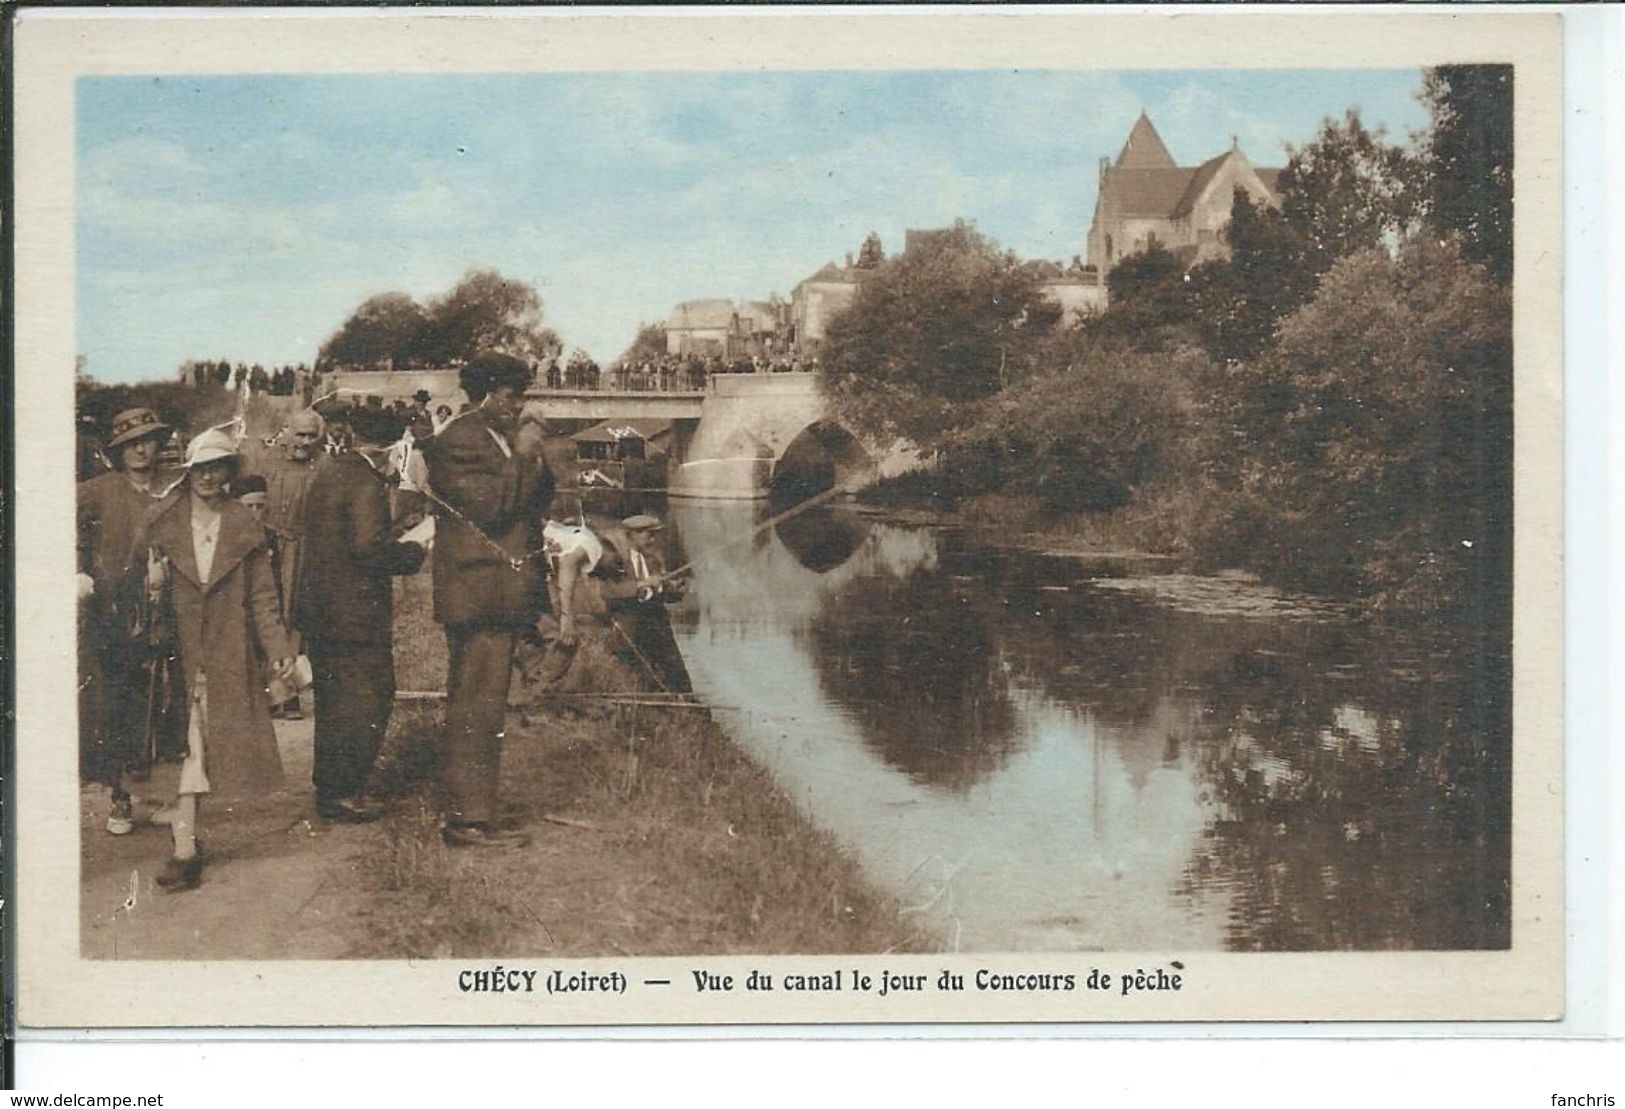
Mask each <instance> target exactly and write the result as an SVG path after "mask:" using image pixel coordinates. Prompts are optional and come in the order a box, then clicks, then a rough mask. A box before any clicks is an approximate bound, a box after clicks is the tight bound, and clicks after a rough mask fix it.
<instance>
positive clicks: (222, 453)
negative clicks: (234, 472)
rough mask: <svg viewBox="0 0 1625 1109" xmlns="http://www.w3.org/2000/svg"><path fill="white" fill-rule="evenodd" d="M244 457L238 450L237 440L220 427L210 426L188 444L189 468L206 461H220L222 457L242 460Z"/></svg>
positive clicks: (234, 460) (187, 462)
mask: <svg viewBox="0 0 1625 1109" xmlns="http://www.w3.org/2000/svg"><path fill="white" fill-rule="evenodd" d="M242 458H243V456H242V455H241V454H239V453H238V451H237V444H236V442H235V441H234V440H233V439H232V437H231V436H229V435H227V434H226V433H225V432H223V431H221V430H220V429H218V428H210V429H209V430H208V431H205V432H204V433H203V434H201V435H199V436H198V437H197V438H196V439H193V440H192V441H191V442H190V443H188V444H187V445H186V467H187V469H191V468H192V467H193V466H201V465H203V464H204V463H205V462H219V461H220V460H221V459H230V460H231V461H233V462H241V461H242Z"/></svg>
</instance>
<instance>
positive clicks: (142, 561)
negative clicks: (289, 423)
mask: <svg viewBox="0 0 1625 1109" xmlns="http://www.w3.org/2000/svg"><path fill="white" fill-rule="evenodd" d="M240 463H241V456H240V455H239V454H238V453H237V449H236V445H235V444H234V443H233V442H232V440H231V438H230V437H229V436H228V435H226V434H225V433H224V432H220V431H206V432H204V433H203V434H202V435H199V436H198V437H197V438H196V439H194V440H192V443H191V445H190V446H189V447H188V449H187V457H186V481H185V483H184V484H183V485H182V487H181V489H180V490H179V491H177V493H176V494H174V495H173V496H171V497H169V498H168V499H166V500H165V501H164V502H163V503H162V504H161V505H160V506H159V507H158V508H157V509H155V510H154V512H153V514H152V515H151V516H150V517H149V518H148V519H147V521H146V523H145V526H144V527H143V528H142V529H141V531H140V532H139V533H138V534H137V537H136V543H135V548H134V552H133V562H134V566H133V567H132V569H133V570H134V572H135V573H136V574H137V575H144V577H145V581H146V586H147V588H148V589H149V590H152V591H154V592H156V591H158V590H161V589H164V588H167V589H168V590H169V591H170V595H171V597H172V604H173V607H174V621H175V628H176V632H177V637H178V639H179V661H180V671H181V674H182V675H183V679H184V681H185V684H186V695H187V706H188V712H189V720H188V728H187V731H188V737H187V738H188V749H187V752H186V756H185V760H184V761H183V763H182V766H181V779H180V785H179V790H178V793H179V797H178V799H177V802H176V815H175V817H174V819H173V821H172V822H171V828H172V830H173V832H174V836H175V855H174V857H173V858H171V859H170V860H169V862H168V864H166V866H165V867H164V870H163V872H162V873H160V874H159V875H158V884H159V885H160V886H161V887H163V888H164V889H167V890H182V889H192V888H194V887H196V886H197V885H198V883H199V882H200V881H201V878H202V873H203V857H202V855H201V854H200V853H199V852H198V850H197V841H196V833H197V810H198V807H199V804H198V803H199V799H200V797H201V796H202V795H203V794H211V795H213V796H215V797H216V798H222V797H244V796H257V795H262V794H266V793H270V792H271V791H273V790H275V789H277V788H278V787H279V786H281V784H282V761H281V759H280V758H279V757H278V755H277V748H276V735H275V733H274V732H273V731H272V728H271V716H270V710H269V707H268V705H267V703H266V697H267V692H266V680H267V676H268V675H267V674H266V672H265V663H264V662H263V661H262V660H265V659H270V660H274V661H273V662H272V671H273V672H274V673H276V674H278V675H280V676H286V675H288V674H290V673H291V672H292V670H293V659H292V657H291V656H292V654H293V651H292V649H291V647H290V644H289V638H288V634H287V631H286V629H285V628H284V627H283V625H282V617H281V614H280V612H279V608H278V604H277V592H276V583H275V580H274V579H273V578H272V576H271V564H270V556H269V552H268V550H267V547H266V539H265V530H264V529H263V528H262V527H261V526H260V525H259V523H258V522H257V521H256V520H255V519H254V516H253V513H252V512H251V511H250V510H249V509H247V508H245V507H244V506H242V505H241V504H238V503H237V502H236V501H235V500H233V499H232V498H231V496H230V493H229V488H230V484H231V480H232V478H233V477H234V476H235V473H236V470H237V468H238V466H239V465H240Z"/></svg>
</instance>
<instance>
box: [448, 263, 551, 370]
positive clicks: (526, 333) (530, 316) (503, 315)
mask: <svg viewBox="0 0 1625 1109" xmlns="http://www.w3.org/2000/svg"><path fill="white" fill-rule="evenodd" d="M428 317H429V325H428V335H427V338H426V341H425V347H426V351H427V354H428V356H429V358H430V360H432V361H434V362H437V363H442V364H443V363H447V362H452V361H458V360H467V359H469V358H472V357H473V356H474V355H475V354H477V353H478V352H479V351H482V350H500V351H503V352H505V353H507V354H512V355H517V356H518V357H520V358H545V357H546V356H548V355H550V354H556V353H557V352H558V351H559V349H560V346H561V344H560V343H559V339H558V336H557V335H556V334H554V332H553V331H551V330H550V329H548V328H546V327H543V326H542V298H541V296H540V294H538V293H537V292H536V289H535V288H534V287H533V286H531V285H528V284H526V283H525V282H523V281H519V280H517V279H515V278H510V277H504V276H503V275H502V274H501V273H499V272H497V271H496V270H494V269H474V270H470V271H469V272H468V273H467V274H465V275H464V276H463V279H462V280H461V281H459V282H458V283H457V284H456V285H455V286H453V287H452V289H451V291H450V292H448V293H446V294H445V295H444V296H440V297H436V298H435V299H434V300H433V301H431V302H430V303H429V307H428Z"/></svg>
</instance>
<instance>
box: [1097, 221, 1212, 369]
mask: <svg viewBox="0 0 1625 1109" xmlns="http://www.w3.org/2000/svg"><path fill="white" fill-rule="evenodd" d="M1186 285H1187V282H1186V276H1185V263H1184V262H1183V261H1181V260H1180V259H1179V258H1178V257H1176V256H1175V255H1173V254H1171V253H1169V251H1167V250H1166V249H1164V248H1163V247H1160V246H1153V247H1152V248H1151V249H1149V250H1145V251H1141V252H1140V253H1138V254H1134V255H1131V256H1129V257H1128V258H1126V259H1124V260H1123V261H1122V262H1119V263H1118V264H1117V266H1116V267H1114V268H1113V269H1112V271H1111V273H1109V274H1107V276H1106V304H1107V308H1106V311H1105V312H1103V313H1101V314H1100V315H1099V316H1097V317H1095V318H1094V319H1092V320H1091V321H1089V323H1088V325H1087V330H1089V331H1091V332H1092V333H1093V334H1094V335H1095V336H1096V337H1097V338H1101V339H1104V340H1108V341H1110V342H1113V343H1115V344H1117V345H1119V346H1126V347H1128V348H1129V349H1131V350H1136V351H1153V350H1161V349H1164V348H1165V347H1169V346H1175V345H1179V344H1182V343H1184V342H1187V341H1189V339H1190V338H1191V337H1192V335H1193V331H1192V328H1193V326H1194V319H1195V316H1194V311H1193V308H1194V305H1193V302H1192V299H1191V294H1190V290H1189V289H1188V288H1187V287H1186Z"/></svg>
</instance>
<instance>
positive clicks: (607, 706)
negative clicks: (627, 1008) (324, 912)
mask: <svg viewBox="0 0 1625 1109" xmlns="http://www.w3.org/2000/svg"><path fill="white" fill-rule="evenodd" d="M429 579H430V575H429V573H428V571H424V572H423V573H420V574H417V575H414V576H412V577H410V578H405V579H402V580H401V581H400V582H399V584H398V585H397V587H396V588H397V608H396V620H395V623H396V636H395V655H396V672H397V675H398V678H399V684H400V688H401V689H402V690H405V691H408V692H409V694H419V695H421V694H424V693H429V694H433V693H435V692H436V691H438V690H440V689H441V688H442V687H443V680H444V675H445V655H444V639H443V637H442V636H441V634H440V631H439V628H438V626H436V625H435V624H434V622H433V619H432V614H431V608H432V601H431V597H430V592H431V590H430V585H429ZM570 679H571V680H570V682H569V685H570V687H571V689H572V690H574V691H575V693H576V696H575V697H574V698H572V697H570V696H564V697H561V696H554V695H549V694H545V693H541V692H540V687H539V686H537V685H535V684H528V683H523V682H521V681H520V680H519V679H516V680H515V682H514V690H513V699H514V700H515V701H519V702H523V707H522V708H520V709H516V710H515V711H513V712H511V713H510V714H509V726H508V730H507V740H506V742H505V744H504V748H503V770H502V778H503V795H504V798H505V805H504V812H503V813H502V817H503V819H505V820H508V821H510V822H513V823H516V824H521V825H524V826H525V827H527V828H528V829H529V830H530V831H531V833H532V834H533V836H534V838H535V843H534V844H533V845H532V846H531V847H530V848H527V849H525V850H522V851H514V852H495V853H485V854H475V855H473V856H471V855H470V854H469V853H467V852H457V851H452V850H448V849H447V848H446V847H445V845H444V844H443V843H442V842H441V840H440V832H439V821H438V812H439V810H438V806H437V805H436V804H435V803H434V799H433V791H434V784H433V782H434V774H433V763H434V755H433V749H434V741H435V737H436V734H437V732H438V730H439V726H440V715H441V703H440V702H439V701H437V700H434V699H432V698H427V697H422V696H410V697H409V698H408V699H406V700H404V701H403V702H402V703H401V704H400V705H399V706H398V707H397V710H396V714H395V720H394V722H393V724H392V727H391V735H390V738H389V742H388V745H387V747H386V752H385V758H386V763H387V764H388V766H389V771H388V774H387V776H386V779H385V780H386V784H387V787H388V791H389V792H390V793H391V794H393V795H394V797H395V802H394V804H393V805H392V810H391V814H390V816H389V817H388V818H387V819H386V820H385V821H384V822H383V823H382V825H381V826H380V829H379V834H378V835H376V836H374V837H371V839H370V842H369V846H368V848H367V849H366V851H365V853H364V855H363V856H362V857H360V858H359V859H357V860H356V862H355V865H354V872H355V873H357V874H359V875H362V876H364V880H365V881H366V883H367V885H368V891H369V895H370V896H369V911H368V913H367V914H366V919H365V922H364V926H363V927H362V928H361V929H360V931H359V934H358V935H357V936H356V937H355V940H354V951H353V954H354V955H356V956H358V957H367V958H430V957H439V958H449V957H455V956H478V955H496V954H500V955H503V956H514V955H521V954H523V955H548V956H554V957H583V956H591V955H609V956H613V955H675V954H744V953H761V954H789V953H797V954H834V953H865V954H878V953H881V952H886V951H931V950H940V949H941V946H942V943H943V937H941V936H939V935H937V934H935V933H934V932H932V931H930V929H929V928H928V926H927V925H926V923H925V922H923V921H922V920H921V919H920V918H918V917H915V916H910V915H908V914H907V913H905V912H902V911H900V906H899V905H898V904H897V903H896V902H895V901H893V900H891V899H889V898H886V897H884V896H882V895H880V894H878V893H877V892H875V890H874V889H873V887H872V886H871V885H870V884H869V883H868V881H867V880H866V879H865V878H864V876H863V874H862V872H861V871H860V869H859V866H858V864H857V862H856V860H855V859H853V858H852V856H851V855H850V854H848V853H847V852H846V851H844V850H843V849H842V848H841V847H840V846H839V845H838V844H837V843H836V842H835V840H834V839H833V837H831V836H830V835H828V834H827V833H825V832H823V831H820V830H819V829H818V828H816V827H815V826H814V825H813V824H812V822H811V821H810V820H809V819H808V818H807V816H806V815H805V814H804V813H803V812H802V811H801V810H800V809H798V808H797V807H796V805H795V804H794V802H793V801H792V800H791V799H790V798H789V797H788V796H786V795H785V794H784V792H783V791H782V790H780V789H779V788H778V786H777V785H776V784H775V783H774V781H773V779H772V776H771V775H770V774H769V773H768V772H767V771H766V770H765V769H763V768H762V767H761V766H759V765H757V764H756V763H755V762H753V761H752V760H751V759H750V758H748V757H747V756H746V755H745V754H744V753H743V752H741V751H740V750H739V749H738V748H737V747H736V746H734V744H733V743H732V742H731V741H730V740H729V739H728V737H727V736H726V735H725V734H724V733H723V731H722V729H721V728H720V727H719V725H718V724H717V723H715V722H714V721H713V720H712V719H711V716H710V713H709V712H706V711H703V710H702V709H700V708H699V707H697V706H695V707H686V708H666V707H649V706H642V705H636V704H617V703H616V702H615V701H614V700H613V699H605V698H603V697H601V696H598V697H595V696H592V695H591V694H590V692H589V693H588V695H586V696H581V694H582V693H583V692H587V691H593V690H597V691H599V692H600V693H602V692H605V691H617V690H618V691H630V690H635V689H637V688H639V686H640V681H639V675H638V674H636V673H633V672H631V671H630V670H628V669H627V668H626V667H625V666H624V665H623V664H622V663H621V662H620V661H618V660H617V659H616V658H615V657H614V656H613V655H612V654H611V652H610V651H609V649H608V648H607V646H605V644H604V642H603V641H602V640H601V639H599V638H596V637H589V638H588V639H587V640H586V641H585V642H584V643H583V645H582V647H581V649H580V653H579V654H578V656H577V658H576V661H575V664H574V666H573V667H572V670H571V674H570Z"/></svg>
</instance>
